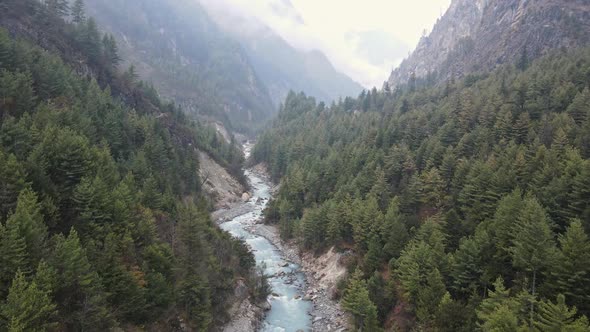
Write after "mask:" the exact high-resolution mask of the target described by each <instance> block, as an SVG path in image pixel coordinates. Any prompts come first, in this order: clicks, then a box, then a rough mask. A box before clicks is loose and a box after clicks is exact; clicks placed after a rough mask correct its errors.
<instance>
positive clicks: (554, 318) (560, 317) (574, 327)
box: [534, 294, 590, 332]
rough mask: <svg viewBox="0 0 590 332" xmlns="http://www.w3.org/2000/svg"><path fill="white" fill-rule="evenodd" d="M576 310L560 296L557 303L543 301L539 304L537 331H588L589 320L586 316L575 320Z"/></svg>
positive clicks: (589, 327)
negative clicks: (568, 305) (569, 306)
mask: <svg viewBox="0 0 590 332" xmlns="http://www.w3.org/2000/svg"><path fill="white" fill-rule="evenodd" d="M576 312H577V310H576V308H575V307H574V308H572V309H570V308H568V307H567V305H566V304H565V296H563V295H562V294H559V295H558V296H557V303H552V302H549V301H543V302H540V304H539V314H538V319H537V320H536V321H535V323H534V326H535V330H537V331H540V332H541V331H542V332H562V331H572V332H574V331H588V330H590V325H588V319H586V317H585V316H583V317H581V318H579V319H577V320H575V317H576Z"/></svg>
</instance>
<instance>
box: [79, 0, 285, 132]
mask: <svg viewBox="0 0 590 332" xmlns="http://www.w3.org/2000/svg"><path fill="white" fill-rule="evenodd" d="M87 7H88V12H89V13H90V14H91V15H92V16H95V17H96V18H97V20H98V22H99V23H100V24H101V25H102V26H104V27H105V28H106V29H107V30H108V31H109V32H111V33H112V34H113V35H114V36H115V37H116V38H117V40H118V41H119V45H120V47H121V52H122V54H123V55H125V56H126V57H127V58H128V59H129V61H128V62H129V63H133V64H135V65H136V67H137V70H138V73H139V75H140V77H141V78H142V79H144V80H147V81H151V82H153V84H154V85H155V86H156V87H157V88H159V90H160V92H161V93H162V95H163V96H165V97H166V98H172V99H173V100H175V101H176V102H178V103H180V104H182V105H183V106H184V107H185V108H187V109H189V110H190V111H193V112H195V113H197V114H199V115H200V116H204V117H213V118H214V119H216V120H222V121H223V122H224V123H225V124H226V125H227V126H228V127H230V128H231V129H234V130H238V131H249V130H251V129H252V128H253V127H255V126H257V125H259V124H260V123H262V122H264V121H265V120H266V119H268V118H269V117H270V116H271V115H272V113H273V109H274V107H273V105H272V101H271V99H270V97H269V95H268V92H267V90H266V87H265V86H264V84H263V83H262V82H261V80H260V79H259V78H258V77H257V74H256V73H255V70H254V69H253V67H252V66H251V64H250V61H249V59H248V55H247V54H246V52H245V51H244V50H243V49H242V48H241V47H240V45H239V44H238V43H237V42H235V41H233V40H232V39H231V38H229V37H228V36H227V35H226V34H225V33H224V32H223V31H221V30H219V29H218V27H217V25H216V24H215V23H214V22H213V21H211V19H210V18H209V16H208V15H207V13H206V12H205V11H204V10H203V8H202V7H201V6H200V5H199V4H198V2H197V1H190V0H176V1H163V0H110V1H102V0H88V1H87Z"/></svg>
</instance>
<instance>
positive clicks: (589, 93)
mask: <svg viewBox="0 0 590 332" xmlns="http://www.w3.org/2000/svg"><path fill="white" fill-rule="evenodd" d="M589 105H590V89H589V88H585V89H584V91H582V92H580V93H578V94H577V95H576V98H574V100H573V101H572V103H571V104H570V105H569V106H568V108H567V113H568V114H569V115H570V116H571V117H572V119H574V121H575V122H576V123H577V124H579V125H580V124H582V123H584V121H586V119H587V118H588V115H589V114H590V106H589Z"/></svg>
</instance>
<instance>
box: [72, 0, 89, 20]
mask: <svg viewBox="0 0 590 332" xmlns="http://www.w3.org/2000/svg"><path fill="white" fill-rule="evenodd" d="M72 21H73V22H74V23H76V24H82V23H84V22H85V21H86V14H85V13H84V0H75V1H74V4H73V6H72Z"/></svg>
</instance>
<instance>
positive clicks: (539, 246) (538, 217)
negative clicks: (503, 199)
mask: <svg viewBox="0 0 590 332" xmlns="http://www.w3.org/2000/svg"><path fill="white" fill-rule="evenodd" d="M511 252H512V259H513V264H514V266H515V267H516V268H520V269H523V270H524V271H527V272H529V273H531V277H532V286H531V293H532V296H533V298H534V297H535V296H536V286H537V285H536V283H537V274H538V273H539V272H540V271H542V270H543V269H544V268H546V267H547V266H548V265H549V264H550V262H551V260H552V258H553V255H554V253H555V243H554V242H553V232H552V231H551V229H550V226H549V220H548V218H547V216H546V214H545V211H544V210H543V208H542V207H541V205H540V204H539V203H538V202H537V200H535V199H533V198H528V199H527V200H526V201H525V205H524V208H523V210H522V211H521V214H520V217H519V218H518V221H517V229H516V234H515V235H514V240H513V243H512V248H511ZM530 315H531V317H530V319H531V323H532V320H533V317H534V304H533V302H531V307H530Z"/></svg>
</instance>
